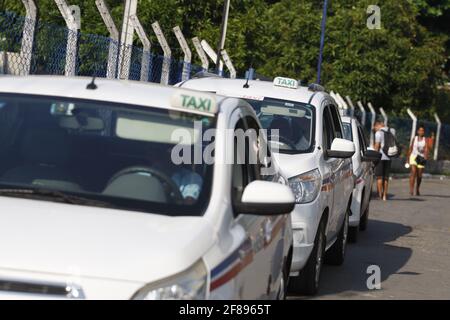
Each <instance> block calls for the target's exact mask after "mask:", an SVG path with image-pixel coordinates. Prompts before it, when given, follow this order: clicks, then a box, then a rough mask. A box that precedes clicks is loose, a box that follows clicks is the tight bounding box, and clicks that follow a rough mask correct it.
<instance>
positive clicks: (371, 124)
mask: <svg viewBox="0 0 450 320" xmlns="http://www.w3.org/2000/svg"><path fill="white" fill-rule="evenodd" d="M367 106H368V107H369V110H370V114H371V115H372V116H371V117H370V145H371V146H373V145H374V143H375V137H374V133H373V127H374V126H375V119H376V117H377V113H376V112H375V108H374V107H373V105H372V103H371V102H369V103H368V104H367Z"/></svg>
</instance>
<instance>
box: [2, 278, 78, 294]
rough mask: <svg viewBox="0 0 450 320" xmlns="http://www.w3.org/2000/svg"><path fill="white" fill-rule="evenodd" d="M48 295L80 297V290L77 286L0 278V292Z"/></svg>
mask: <svg viewBox="0 0 450 320" xmlns="http://www.w3.org/2000/svg"><path fill="white" fill-rule="evenodd" d="M1 291H3V292H14V293H26V294H36V295H48V296H55V297H59V298H68V299H77V298H78V299H82V298H84V296H83V293H82V290H81V288H80V287H78V286H74V285H64V284H55V283H32V282H25V281H20V280H5V279H0V292H1Z"/></svg>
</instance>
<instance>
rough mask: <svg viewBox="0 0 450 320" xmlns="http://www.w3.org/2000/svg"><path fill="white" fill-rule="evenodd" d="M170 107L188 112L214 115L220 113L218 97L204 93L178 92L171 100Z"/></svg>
mask: <svg viewBox="0 0 450 320" xmlns="http://www.w3.org/2000/svg"><path fill="white" fill-rule="evenodd" d="M170 105H171V106H172V107H173V108H176V109H183V110H184V111H186V112H193V113H201V114H208V115H214V114H216V113H217V111H218V106H217V101H216V97H215V96H214V95H212V94H208V93H204V92H194V91H188V90H178V91H177V93H175V94H174V95H173V96H172V98H171V99H170Z"/></svg>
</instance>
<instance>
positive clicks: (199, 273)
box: [132, 261, 207, 300]
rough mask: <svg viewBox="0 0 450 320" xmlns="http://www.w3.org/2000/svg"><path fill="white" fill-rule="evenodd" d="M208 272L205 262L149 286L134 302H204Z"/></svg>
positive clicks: (141, 290) (136, 296) (139, 292)
mask: <svg viewBox="0 0 450 320" xmlns="http://www.w3.org/2000/svg"><path fill="white" fill-rule="evenodd" d="M206 284H207V271H206V267H205V264H204V263H203V261H199V262H197V263H196V264H194V265H193V266H192V267H191V268H189V269H188V270H186V271H184V272H181V273H179V274H177V275H175V276H172V277H170V278H166V279H164V280H160V281H157V282H154V283H150V284H147V285H146V286H144V287H143V288H141V289H139V290H138V291H137V292H136V293H135V294H134V296H133V298H132V299H134V300H204V299H206V289H207V288H206Z"/></svg>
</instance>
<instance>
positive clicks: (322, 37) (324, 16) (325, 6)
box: [317, 0, 328, 84]
mask: <svg viewBox="0 0 450 320" xmlns="http://www.w3.org/2000/svg"><path fill="white" fill-rule="evenodd" d="M327 11H328V0H325V1H324V3H323V13H322V25H321V34H320V49H319V61H318V63H317V83H318V84H320V80H321V79H320V77H321V73H322V57H323V47H324V45H325V27H326V24H327Z"/></svg>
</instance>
